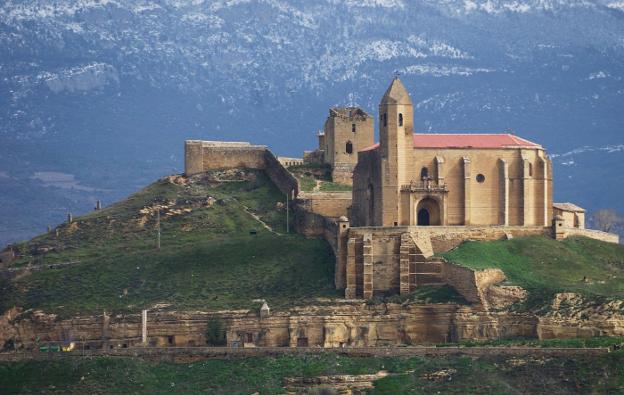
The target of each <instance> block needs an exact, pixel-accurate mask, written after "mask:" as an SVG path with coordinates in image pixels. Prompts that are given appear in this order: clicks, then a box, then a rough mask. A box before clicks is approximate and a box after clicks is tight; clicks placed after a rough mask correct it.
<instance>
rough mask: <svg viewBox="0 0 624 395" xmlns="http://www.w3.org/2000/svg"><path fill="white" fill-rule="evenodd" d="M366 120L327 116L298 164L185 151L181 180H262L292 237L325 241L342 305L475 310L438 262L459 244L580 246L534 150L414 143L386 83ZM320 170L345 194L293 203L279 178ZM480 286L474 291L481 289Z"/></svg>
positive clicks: (404, 104) (215, 147) (455, 275)
mask: <svg viewBox="0 0 624 395" xmlns="http://www.w3.org/2000/svg"><path fill="white" fill-rule="evenodd" d="M377 122H378V123H379V124H378V127H379V143H378V144H374V129H375V127H374V124H375V120H374V117H373V116H371V115H369V114H368V113H367V112H366V111H364V110H362V109H360V108H357V107H334V108H331V109H330V110H329V115H328V117H327V119H326V121H325V124H324V127H323V131H322V132H321V133H319V146H318V148H317V149H316V150H314V151H309V152H306V153H305V154H304V157H303V159H299V158H280V157H275V156H274V155H273V153H272V152H271V151H270V150H268V148H267V147H266V146H258V145H251V144H249V143H244V142H215V141H194V140H190V141H187V142H186V144H185V173H186V174H187V175H193V174H199V173H202V172H205V171H207V170H210V169H218V168H240V167H247V168H254V169H262V170H264V171H265V172H266V174H267V175H268V176H269V178H270V179H271V180H272V181H273V182H274V183H275V185H276V186H277V187H278V188H279V189H280V191H281V192H282V193H283V194H284V195H287V196H289V197H290V199H292V200H293V206H294V207H295V228H296V229H297V231H298V232H299V233H301V234H304V235H306V236H316V237H323V238H325V239H326V240H327V241H328V242H329V244H330V245H331V247H332V250H333V252H334V254H335V256H336V268H335V285H336V288H338V289H344V292H345V297H346V298H348V299H351V298H364V299H368V298H372V297H374V296H379V295H391V294H397V293H399V294H403V295H405V294H409V293H410V292H413V291H414V290H415V289H416V288H418V287H421V286H438V285H442V284H447V285H450V286H452V287H453V288H455V289H456V290H458V292H460V293H461V294H462V295H463V296H464V297H465V298H466V300H469V301H477V300H479V298H480V296H479V289H481V288H480V287H481V286H482V285H483V284H481V283H479V284H481V285H479V284H477V282H478V281H477V280H479V279H480V280H479V281H481V280H483V278H481V277H479V276H481V275H477V274H475V273H474V272H472V271H470V270H469V269H465V268H461V267H459V266H457V265H453V264H451V263H449V262H446V261H444V260H443V259H441V258H439V257H438V255H437V254H439V253H443V252H445V251H448V250H450V249H452V248H454V247H456V246H458V245H459V244H461V243H462V242H464V241H466V240H500V239H509V238H513V237H523V236H536V235H543V236H550V237H553V238H555V239H557V240H561V239H565V238H567V237H571V236H584V237H591V238H594V239H599V240H603V241H609V242H613V243H617V242H619V237H618V236H617V235H614V234H609V233H604V232H598V231H595V230H590V229H585V210H583V209H582V208H580V207H578V206H576V205H574V204H571V203H553V182H552V164H551V162H550V159H549V158H548V156H547V155H546V152H545V150H544V148H543V147H542V146H541V145H539V144H536V143H533V142H531V141H528V140H525V139H523V138H520V137H518V136H514V135H512V134H419V133H414V112H413V105H412V100H411V99H410V96H409V93H408V92H407V90H406V89H405V87H404V86H403V84H402V83H401V81H400V80H399V79H398V78H396V79H394V80H393V81H392V83H391V84H390V87H389V88H388V89H387V91H386V92H385V94H384V95H383V98H382V100H381V103H380V104H379V118H378V120H377ZM312 164H313V165H318V164H325V165H328V166H329V167H330V168H331V170H332V178H333V181H334V182H339V183H343V184H351V182H352V185H353V187H352V191H351V192H346V191H345V192H322V191H313V192H305V193H304V192H301V191H300V190H299V181H298V180H297V179H296V178H295V176H294V175H293V174H292V173H291V172H290V171H289V169H288V168H289V167H290V166H300V165H312ZM484 281H485V280H484Z"/></svg>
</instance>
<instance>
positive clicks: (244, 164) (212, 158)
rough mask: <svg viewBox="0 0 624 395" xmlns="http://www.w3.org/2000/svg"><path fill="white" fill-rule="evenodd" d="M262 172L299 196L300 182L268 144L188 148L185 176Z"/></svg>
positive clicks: (192, 142)
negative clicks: (230, 171)
mask: <svg viewBox="0 0 624 395" xmlns="http://www.w3.org/2000/svg"><path fill="white" fill-rule="evenodd" d="M236 168H239V169H240V168H248V169H260V170H264V171H265V172H266V174H267V175H268V176H269V178H270V179H271V181H273V183H274V184H275V185H276V186H277V188H278V189H279V190H280V191H282V193H284V194H286V195H288V196H289V198H290V199H294V198H296V197H297V194H298V193H299V183H298V182H297V179H296V178H295V177H294V176H293V175H292V174H290V172H288V170H286V168H285V167H284V165H283V164H282V163H281V162H280V161H279V159H278V158H277V157H275V155H273V153H272V152H271V151H270V150H269V149H268V148H267V147H266V146H264V145H252V144H250V143H247V142H220V141H199V140H187V141H186V142H185V145H184V174H185V175H187V176H192V175H195V174H199V173H203V172H206V171H209V170H215V169H236Z"/></svg>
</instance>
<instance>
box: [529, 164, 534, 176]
mask: <svg viewBox="0 0 624 395" xmlns="http://www.w3.org/2000/svg"><path fill="white" fill-rule="evenodd" d="M529 177H533V163H529Z"/></svg>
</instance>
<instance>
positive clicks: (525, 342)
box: [437, 337, 624, 348]
mask: <svg viewBox="0 0 624 395" xmlns="http://www.w3.org/2000/svg"><path fill="white" fill-rule="evenodd" d="M622 344H624V337H583V338H571V339H547V340H538V339H534V338H517V339H493V340H463V341H461V342H459V343H443V344H438V345H437V347H456V346H461V347H488V346H494V347H515V346H525V347H541V348H596V347H611V346H614V345H622Z"/></svg>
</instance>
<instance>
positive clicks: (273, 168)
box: [263, 149, 299, 199]
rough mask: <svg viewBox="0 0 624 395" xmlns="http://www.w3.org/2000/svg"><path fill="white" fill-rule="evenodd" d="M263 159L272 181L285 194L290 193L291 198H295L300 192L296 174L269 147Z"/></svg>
mask: <svg viewBox="0 0 624 395" xmlns="http://www.w3.org/2000/svg"><path fill="white" fill-rule="evenodd" d="M263 159H264V162H263V163H264V170H265V172H266V174H267V175H268V176H269V178H270V179H271V181H273V183H274V184H275V185H276V186H277V188H278V189H279V190H280V191H282V193H283V194H285V195H288V196H289V197H290V199H295V198H296V197H297V195H298V194H299V183H298V182H297V179H296V178H295V176H293V175H292V174H290V172H289V171H288V170H286V168H285V167H284V166H282V164H281V163H280V162H279V160H277V158H276V157H275V155H273V153H272V152H271V151H269V150H268V149H267V150H265V151H264V155H263Z"/></svg>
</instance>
